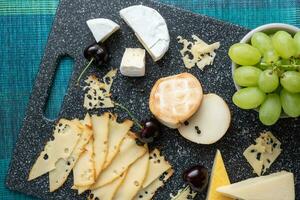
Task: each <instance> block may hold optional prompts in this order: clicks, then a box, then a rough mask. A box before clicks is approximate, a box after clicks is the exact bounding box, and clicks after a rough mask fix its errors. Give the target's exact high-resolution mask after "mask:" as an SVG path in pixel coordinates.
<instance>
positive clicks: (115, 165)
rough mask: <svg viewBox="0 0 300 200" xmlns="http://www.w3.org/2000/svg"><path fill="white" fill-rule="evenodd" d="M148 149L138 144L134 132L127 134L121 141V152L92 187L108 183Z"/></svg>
mask: <svg viewBox="0 0 300 200" xmlns="http://www.w3.org/2000/svg"><path fill="white" fill-rule="evenodd" d="M146 151H147V148H145V147H144V146H139V145H137V144H136V141H135V138H134V136H133V133H131V134H130V135H127V136H126V137H125V138H124V140H123V141H122V143H121V146H120V151H119V153H118V154H117V155H116V157H115V158H114V159H113V161H112V162H111V164H110V165H109V166H108V167H107V168H106V169H104V170H103V171H102V172H101V174H100V175H99V177H98V179H97V181H96V183H95V184H94V185H93V186H92V189H95V188H98V187H101V186H103V185H106V184H108V183H110V182H112V181H113V180H115V179H116V178H118V177H119V176H120V175H121V174H122V173H123V172H125V171H126V170H127V169H128V167H129V166H130V165H131V164H132V163H134V162H135V161H136V160H137V159H139V158H140V157H142V156H143V155H144V154H145V153H146Z"/></svg>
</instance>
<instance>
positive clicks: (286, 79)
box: [280, 71, 300, 106]
mask: <svg viewBox="0 0 300 200" xmlns="http://www.w3.org/2000/svg"><path fill="white" fill-rule="evenodd" d="M280 83H281V85H282V87H283V88H284V89H286V90H287V91H289V92H291V93H298V92H300V72H296V71H286V72H284V73H283V74H282V76H281V78H280ZM299 106H300V105H299Z"/></svg>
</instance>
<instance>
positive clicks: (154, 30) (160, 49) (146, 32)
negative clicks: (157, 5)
mask: <svg viewBox="0 0 300 200" xmlns="http://www.w3.org/2000/svg"><path fill="white" fill-rule="evenodd" d="M120 15H121V17H122V18H123V19H124V21H125V22H126V23H127V24H128V26H130V27H131V28H132V29H133V31H134V32H135V34H136V36H137V38H138V39H139V41H140V42H141V43H142V44H143V46H144V47H145V49H146V50H147V51H148V53H149V54H150V55H151V57H152V59H153V60H154V61H158V60H159V59H161V58H162V57H163V56H164V54H165V53H166V52H167V51H168V49H169V43H170V35H169V31H168V27H167V24H166V21H165V20H164V18H163V17H162V16H161V15H160V14H159V13H158V12H157V11H156V10H154V9H153V8H149V7H147V6H143V5H135V6H130V7H127V8H124V9H122V10H120Z"/></svg>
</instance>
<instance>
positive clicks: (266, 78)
mask: <svg viewBox="0 0 300 200" xmlns="http://www.w3.org/2000/svg"><path fill="white" fill-rule="evenodd" d="M278 85H279V78H278V75H277V73H276V72H273V70H271V69H266V70H265V71H263V72H262V73H261V74H260V76H259V78H258V87H259V89H261V90H262V91H263V92H265V93H270V92H273V91H274V90H276V88H277V87H278Z"/></svg>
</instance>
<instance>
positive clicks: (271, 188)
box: [217, 171, 295, 200]
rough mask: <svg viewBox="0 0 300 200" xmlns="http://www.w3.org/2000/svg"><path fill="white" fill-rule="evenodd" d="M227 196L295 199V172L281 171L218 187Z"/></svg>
mask: <svg viewBox="0 0 300 200" xmlns="http://www.w3.org/2000/svg"><path fill="white" fill-rule="evenodd" d="M217 191H218V192H220V193H222V194H224V195H225V196H228V197H231V198H235V199H245V200H295V185H294V175H293V173H290V172H286V171H281V172H277V173H274V174H271V175H268V176H260V177H256V178H250V179H247V180H244V181H241V182H238V183H234V184H231V185H227V186H222V187H219V188H217Z"/></svg>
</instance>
